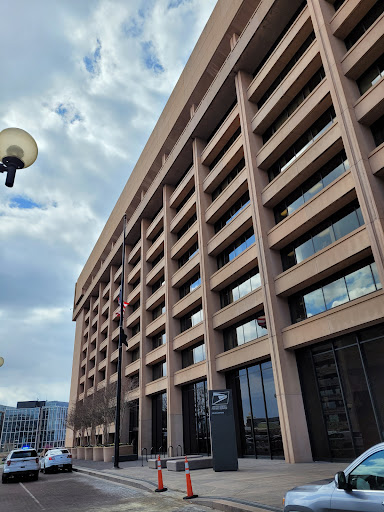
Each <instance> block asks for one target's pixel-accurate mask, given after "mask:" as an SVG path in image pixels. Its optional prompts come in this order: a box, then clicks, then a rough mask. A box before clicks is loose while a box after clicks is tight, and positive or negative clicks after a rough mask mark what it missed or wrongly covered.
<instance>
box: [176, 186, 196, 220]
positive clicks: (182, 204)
mask: <svg viewBox="0 0 384 512" xmlns="http://www.w3.org/2000/svg"><path fill="white" fill-rule="evenodd" d="M194 193H195V185H193V187H192V188H191V190H190V191H189V192H188V194H187V195H186V196H185V197H184V199H183V200H182V201H181V203H180V204H179V205H178V206H177V207H176V213H178V212H179V211H180V210H181V209H182V207H183V206H184V205H185V204H187V202H188V199H190V198H191V197H192V196H193V194H194Z"/></svg>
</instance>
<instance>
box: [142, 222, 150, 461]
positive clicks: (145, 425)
mask: <svg viewBox="0 0 384 512" xmlns="http://www.w3.org/2000/svg"><path fill="white" fill-rule="evenodd" d="M150 223H151V222H150V220H148V219H143V220H142V221H141V250H140V254H141V271H140V333H141V340H140V371H139V382H140V397H139V453H140V452H141V449H142V448H147V450H148V455H149V451H150V448H151V446H152V401H151V398H150V397H147V396H146V395H145V385H146V384H148V382H150V381H151V372H150V369H149V368H147V366H146V365H145V356H146V355H147V353H148V352H149V349H148V340H147V339H146V336H145V326H146V325H147V324H148V323H149V321H148V315H149V313H148V311H146V309H145V305H146V302H147V298H148V297H149V295H150V293H149V291H148V287H147V286H146V284H145V279H146V276H147V274H148V272H149V270H150V269H151V268H150V264H149V263H148V262H146V261H145V254H146V252H147V250H148V248H149V242H148V240H147V238H146V232H147V229H148V226H149V225H150Z"/></svg>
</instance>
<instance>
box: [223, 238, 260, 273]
mask: <svg viewBox="0 0 384 512" xmlns="http://www.w3.org/2000/svg"><path fill="white" fill-rule="evenodd" d="M253 243H255V234H254V232H253V228H249V229H248V230H247V231H246V232H245V233H244V234H242V235H240V236H239V237H238V238H237V239H236V240H235V241H234V242H232V243H230V244H229V246H228V247H226V248H225V249H224V251H222V252H221V253H220V254H219V255H218V256H217V268H218V269H220V268H221V267H223V266H224V265H226V264H227V263H229V262H230V261H232V260H233V259H235V258H236V256H238V255H239V254H241V253H242V252H243V251H245V250H246V249H247V248H248V247H250V246H251V245H252V244H253Z"/></svg>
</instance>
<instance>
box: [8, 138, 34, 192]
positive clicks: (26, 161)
mask: <svg viewBox="0 0 384 512" xmlns="http://www.w3.org/2000/svg"><path fill="white" fill-rule="evenodd" d="M36 158H37V144H36V142H35V139H34V138H33V137H32V136H31V135H29V133H27V132H26V131H24V130H21V129H20V128H6V129H5V130H3V131H2V132H0V172H6V173H7V177H6V179H5V184H6V186H7V187H13V183H14V181H15V176H16V171H17V170H18V169H23V168H25V167H29V166H30V165H32V164H33V162H34V161H35V160H36Z"/></svg>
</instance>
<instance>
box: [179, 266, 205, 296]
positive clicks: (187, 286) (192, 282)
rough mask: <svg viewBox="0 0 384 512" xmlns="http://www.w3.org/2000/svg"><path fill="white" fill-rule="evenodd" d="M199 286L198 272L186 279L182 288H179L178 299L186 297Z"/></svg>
mask: <svg viewBox="0 0 384 512" xmlns="http://www.w3.org/2000/svg"><path fill="white" fill-rule="evenodd" d="M200 285H201V277H200V272H197V273H196V274H195V275H194V276H192V277H191V278H190V279H188V281H187V282H185V283H184V284H183V285H182V286H180V288H179V294H180V299H182V298H183V297H185V296H186V295H188V293H190V292H192V291H193V290H194V289H195V288H197V287H198V286H200Z"/></svg>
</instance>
